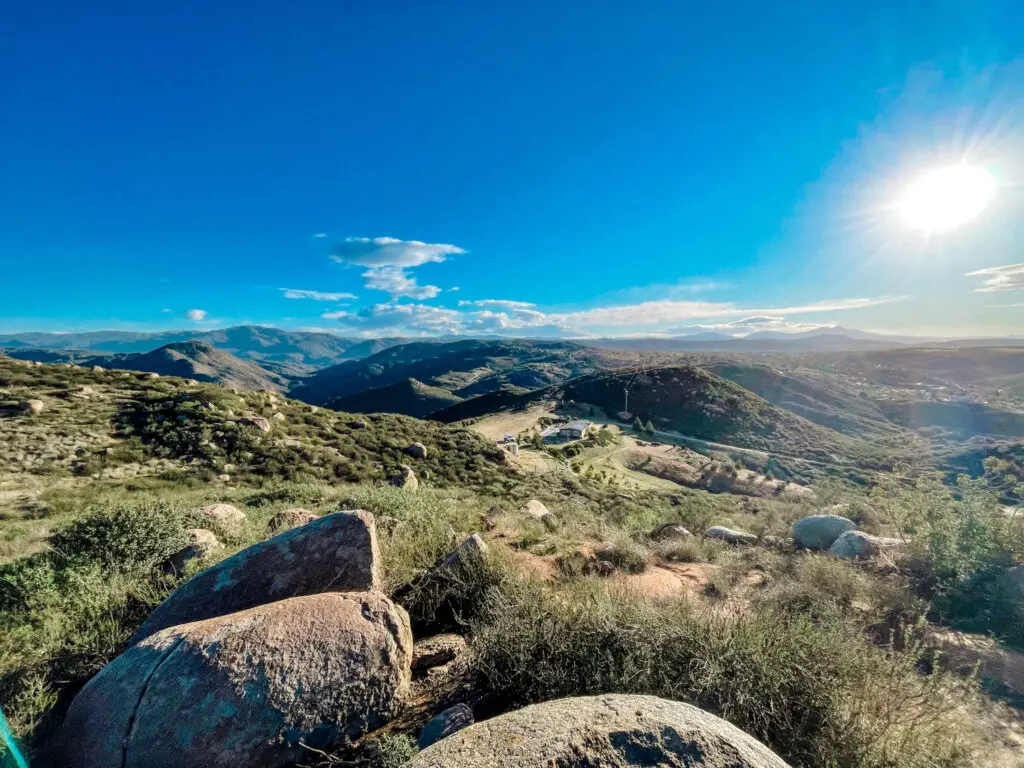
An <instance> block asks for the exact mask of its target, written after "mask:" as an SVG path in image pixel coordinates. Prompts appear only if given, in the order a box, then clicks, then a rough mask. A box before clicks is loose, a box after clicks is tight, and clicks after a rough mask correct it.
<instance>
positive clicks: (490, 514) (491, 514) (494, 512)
mask: <svg viewBox="0 0 1024 768" xmlns="http://www.w3.org/2000/svg"><path fill="white" fill-rule="evenodd" d="M504 514H505V510H504V509H502V508H501V507H499V506H498V505H497V504H495V505H494V506H492V507H491V508H490V509H488V510H487V514H485V515H484V518H483V524H484V530H486V531H493V530H494V529H495V528H497V526H498V518H499V517H501V516H502V515H504Z"/></svg>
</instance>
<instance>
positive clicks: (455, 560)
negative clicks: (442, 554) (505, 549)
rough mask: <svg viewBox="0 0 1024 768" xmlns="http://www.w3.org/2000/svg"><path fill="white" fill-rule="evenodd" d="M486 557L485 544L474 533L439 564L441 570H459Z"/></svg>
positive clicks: (478, 535) (477, 534)
mask: <svg viewBox="0 0 1024 768" xmlns="http://www.w3.org/2000/svg"><path fill="white" fill-rule="evenodd" d="M486 555H487V544H486V542H484V540H483V539H482V538H481V537H480V534H479V533H474V534H473V535H472V536H470V537H469V538H468V539H466V540H465V541H464V542H462V543H461V544H459V546H458V547H456V548H455V551H454V552H452V553H451V554H450V555H449V556H448V559H447V560H445V561H444V563H442V564H441V566H440V567H441V568H459V567H461V566H464V565H467V564H470V563H474V562H478V561H479V560H481V559H482V558H483V557H484V556H486Z"/></svg>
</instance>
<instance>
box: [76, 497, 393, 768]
mask: <svg viewBox="0 0 1024 768" xmlns="http://www.w3.org/2000/svg"><path fill="white" fill-rule="evenodd" d="M379 561H380V557H379V553H378V549H377V540H376V530H375V524H374V519H373V517H372V515H370V514H369V513H366V512H361V511H356V512H349V513H345V512H339V513H335V514H332V515H327V516H326V517H323V518H320V519H318V520H313V521H312V522H310V523H307V524H306V525H303V526H300V527H297V528H293V529H291V530H288V531H286V532H284V533H282V534H279V535H278V536H275V537H273V538H271V539H269V540H267V541H265V542H262V543H260V544H257V545H255V546H252V547H249V548H248V549H246V550H243V551H241V552H239V553H238V554H236V555H234V556H232V557H230V558H228V559H226V560H223V561H221V562H220V563H218V564H217V565H215V566H213V567H212V568H209V569H208V570H206V571H203V572H202V573H200V574H198V575H196V576H195V577H194V578H192V579H191V580H189V581H188V582H186V583H185V584H183V585H182V586H181V587H180V588H179V589H178V590H176V591H175V592H174V593H173V594H172V595H171V596H170V597H168V598H167V600H165V601H164V602H163V603H162V604H161V605H160V606H158V607H157V609H156V610H155V611H154V612H153V614H152V615H151V616H150V618H149V619H148V620H147V621H146V622H145V623H144V624H143V625H142V627H141V628H140V630H139V631H138V633H136V635H135V636H134V637H133V638H132V641H131V646H130V647H129V648H128V650H127V651H125V653H123V654H122V655H121V656H120V657H118V658H117V659H115V660H114V661H113V662H111V663H110V664H108V665H107V666H106V667H105V668H104V669H103V670H101V671H100V673H99V674H98V675H96V677H94V678H93V679H92V680H91V681H90V682H89V683H88V684H87V685H86V686H85V688H84V689H83V690H82V691H81V692H80V693H79V694H78V696H77V697H76V698H75V700H74V702H73V703H72V705H71V709H70V711H69V712H68V715H67V718H66V720H65V724H64V728H63V732H62V734H61V739H60V752H61V756H60V762H59V764H60V765H65V766H68V767H69V768H77V767H78V766H81V768H86V766H89V767H90V768H107V767H108V766H110V767H111V768H114V767H117V768H130V767H131V766H139V767H140V768H141V767H142V766H166V767H167V768H173V767H175V766H182V767H184V766H197V765H202V766H253V767H255V766H259V767H260V768H269V767H270V766H282V765H287V764H289V763H292V762H295V761H297V760H300V759H302V758H304V757H308V755H309V754H310V753H309V752H308V751H307V750H306V747H310V748H314V749H323V748H325V747H330V746H332V745H335V744H338V743H341V742H344V741H346V740H348V739H352V738H355V737H357V736H359V735H361V734H363V733H365V732H367V731H369V730H372V729H374V728H377V727H379V726H381V725H383V724H384V723H386V722H387V721H388V720H389V719H390V718H391V716H392V715H393V714H394V713H395V712H396V711H397V710H398V708H399V707H400V705H401V703H402V701H403V699H404V698H405V696H406V693H407V689H408V686H409V682H410V669H411V664H412V650H413V648H412V633H411V631H410V629H409V619H408V616H407V615H406V613H405V611H404V610H402V608H401V607H399V606H397V605H395V604H393V603H392V602H391V601H390V600H389V599H388V598H387V597H386V596H385V595H384V594H383V593H382V592H380V591H379V583H380V562H379Z"/></svg>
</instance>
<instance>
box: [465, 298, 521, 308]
mask: <svg viewBox="0 0 1024 768" xmlns="http://www.w3.org/2000/svg"><path fill="white" fill-rule="evenodd" d="M459 306H460V307H500V308H502V309H529V308H530V307H535V306H537V305H536V304H533V303H531V302H529V301H510V300H509V299H480V300H479V301H460V302H459Z"/></svg>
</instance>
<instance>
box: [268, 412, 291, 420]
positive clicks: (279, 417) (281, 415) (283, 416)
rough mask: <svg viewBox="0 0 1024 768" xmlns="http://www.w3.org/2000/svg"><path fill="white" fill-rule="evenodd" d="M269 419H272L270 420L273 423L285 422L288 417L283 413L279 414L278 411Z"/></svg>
mask: <svg viewBox="0 0 1024 768" xmlns="http://www.w3.org/2000/svg"><path fill="white" fill-rule="evenodd" d="M271 418H272V419H273V420H274V421H285V420H286V419H287V418H288V417H287V416H285V415H284V414H283V413H281V412H280V411H278V412H277V413H275V414H274V415H273V416H271Z"/></svg>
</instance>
